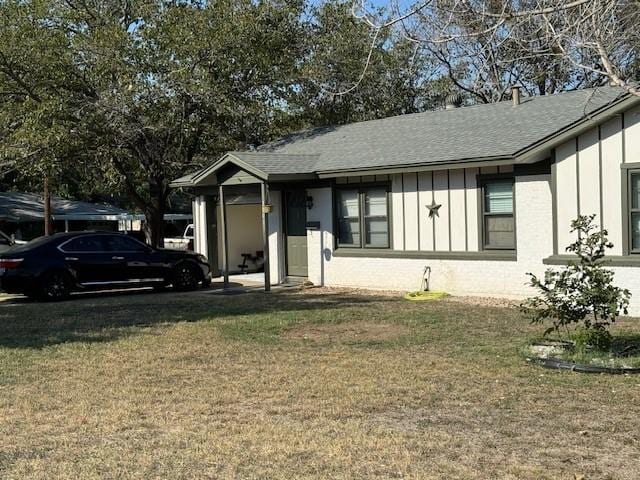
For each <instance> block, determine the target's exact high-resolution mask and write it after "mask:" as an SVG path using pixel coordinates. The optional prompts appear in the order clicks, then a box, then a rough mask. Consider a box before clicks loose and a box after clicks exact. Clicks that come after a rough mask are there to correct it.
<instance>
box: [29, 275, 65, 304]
mask: <svg viewBox="0 0 640 480" xmlns="http://www.w3.org/2000/svg"><path fill="white" fill-rule="evenodd" d="M70 293H71V282H70V281H69V276H68V275H67V274H66V273H65V272H57V271H56V272H50V273H47V274H45V276H44V277H43V278H42V280H41V281H40V287H39V288H38V295H37V296H38V298H39V299H40V300H44V301H48V302H55V301H59V300H64V299H65V298H68V297H69V294H70Z"/></svg>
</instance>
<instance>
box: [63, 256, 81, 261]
mask: <svg viewBox="0 0 640 480" xmlns="http://www.w3.org/2000/svg"><path fill="white" fill-rule="evenodd" d="M64 259H65V260H67V261H68V262H72V261H77V260H78V257H64Z"/></svg>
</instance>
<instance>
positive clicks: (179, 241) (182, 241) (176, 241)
mask: <svg viewBox="0 0 640 480" xmlns="http://www.w3.org/2000/svg"><path fill="white" fill-rule="evenodd" d="M164 248H169V249H171V250H185V251H186V250H193V223H190V224H189V225H187V228H185V229H184V233H183V234H182V236H181V237H173V238H165V239H164Z"/></svg>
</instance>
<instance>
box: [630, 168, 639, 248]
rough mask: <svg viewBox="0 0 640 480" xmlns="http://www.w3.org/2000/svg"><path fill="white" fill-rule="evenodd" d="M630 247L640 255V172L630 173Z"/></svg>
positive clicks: (633, 171)
mask: <svg viewBox="0 0 640 480" xmlns="http://www.w3.org/2000/svg"><path fill="white" fill-rule="evenodd" d="M628 189H629V190H628V192H629V247H630V250H631V253H640V170H631V171H629V185H628Z"/></svg>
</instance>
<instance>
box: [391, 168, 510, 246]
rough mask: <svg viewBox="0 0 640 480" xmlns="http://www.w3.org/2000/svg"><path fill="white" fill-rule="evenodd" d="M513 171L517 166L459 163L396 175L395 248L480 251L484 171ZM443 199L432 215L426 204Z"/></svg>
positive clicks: (393, 204) (393, 195) (393, 205)
mask: <svg viewBox="0 0 640 480" xmlns="http://www.w3.org/2000/svg"><path fill="white" fill-rule="evenodd" d="M508 172H513V166H511V165H507V166H502V167H499V168H498V167H486V168H482V169H479V168H457V169H451V170H434V171H429V172H418V173H400V174H395V175H392V176H391V209H392V238H393V249H394V250H401V251H409V252H415V251H419V252H477V251H478V250H479V247H480V241H479V238H478V235H479V225H478V215H479V208H480V206H479V205H478V190H477V188H478V186H477V176H478V175H479V174H491V173H508ZM432 202H435V203H436V204H439V205H441V207H440V209H439V210H438V215H437V216H433V217H431V218H429V209H428V208H427V205H430V204H431V203H432Z"/></svg>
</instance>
